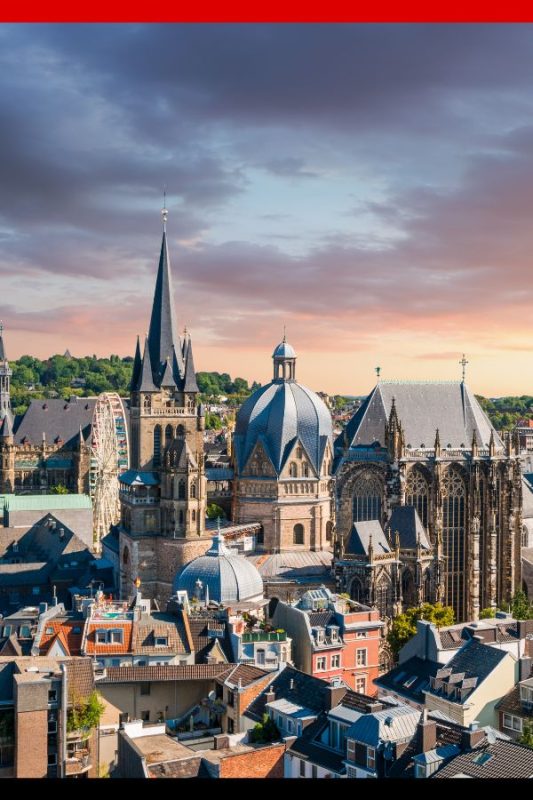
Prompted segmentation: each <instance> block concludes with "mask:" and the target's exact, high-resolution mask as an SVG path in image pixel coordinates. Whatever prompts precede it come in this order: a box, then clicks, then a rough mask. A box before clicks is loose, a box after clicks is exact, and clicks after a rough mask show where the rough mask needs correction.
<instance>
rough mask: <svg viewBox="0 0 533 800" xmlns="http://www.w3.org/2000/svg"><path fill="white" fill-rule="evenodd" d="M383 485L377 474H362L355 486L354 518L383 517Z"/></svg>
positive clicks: (359, 519) (356, 520) (355, 519)
mask: <svg viewBox="0 0 533 800" xmlns="http://www.w3.org/2000/svg"><path fill="white" fill-rule="evenodd" d="M382 496H383V487H382V484H381V481H380V480H379V479H378V478H377V477H376V476H375V475H369V474H366V475H361V477H360V478H359V479H358V480H357V481H356V482H355V484H354V487H353V520H354V522H362V521H364V520H368V519H381V504H382Z"/></svg>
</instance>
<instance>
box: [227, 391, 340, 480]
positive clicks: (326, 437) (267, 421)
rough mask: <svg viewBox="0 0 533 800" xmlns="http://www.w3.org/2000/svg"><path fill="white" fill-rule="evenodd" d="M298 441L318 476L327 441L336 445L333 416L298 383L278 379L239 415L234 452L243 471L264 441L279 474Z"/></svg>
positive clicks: (241, 409) (240, 410)
mask: <svg viewBox="0 0 533 800" xmlns="http://www.w3.org/2000/svg"><path fill="white" fill-rule="evenodd" d="M297 440H299V441H300V442H301V444H302V445H303V447H304V448H305V451H306V453H307V455H308V456H309V459H310V461H311V464H312V465H313V467H314V469H315V471H316V472H317V473H318V471H319V468H320V465H321V464H322V458H323V456H324V451H325V448H326V444H327V442H328V441H329V442H330V444H331V445H333V429H332V424H331V415H330V413H329V411H328V409H327V407H326V405H325V404H324V402H323V401H322V400H321V399H320V397H318V395H316V394H315V393H314V392H313V391H311V389H307V388H306V387H305V386H301V385H300V384H298V383H296V382H295V381H279V380H278V381H273V382H272V383H269V384H267V385H266V386H263V387H261V388H260V389H258V390H257V391H256V392H254V393H253V394H252V395H251V396H250V397H249V398H248V399H247V400H245V402H244V403H243V404H242V406H241V408H240V409H239V412H238V413H237V419H236V424H235V434H234V449H235V458H236V463H237V464H238V468H239V472H240V473H241V474H242V472H243V471H244V469H245V466H246V463H247V461H248V459H249V457H250V455H251V454H252V452H253V450H254V447H255V446H256V444H257V443H258V442H259V441H261V443H262V445H263V447H264V449H265V452H266V453H267V455H268V457H269V458H270V460H271V462H272V464H273V466H274V469H275V470H276V473H277V474H278V475H279V474H280V473H281V471H282V470H283V468H284V466H285V463H286V461H287V459H288V457H289V454H290V452H291V450H292V448H293V447H294V445H295V443H296V441H297Z"/></svg>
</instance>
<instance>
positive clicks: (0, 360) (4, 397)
mask: <svg viewBox="0 0 533 800" xmlns="http://www.w3.org/2000/svg"><path fill="white" fill-rule="evenodd" d="M3 334H4V326H3V324H2V322H0V436H2V437H4V438H6V437H8V436H12V435H13V414H12V411H11V398H10V382H11V375H12V374H13V373H12V372H11V369H10V368H9V361H8V360H7V355H6V348H5V344H4V335H3Z"/></svg>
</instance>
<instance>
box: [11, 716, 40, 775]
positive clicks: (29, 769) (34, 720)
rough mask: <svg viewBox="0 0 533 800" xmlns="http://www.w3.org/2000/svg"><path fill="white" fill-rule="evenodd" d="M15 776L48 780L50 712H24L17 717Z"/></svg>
mask: <svg viewBox="0 0 533 800" xmlns="http://www.w3.org/2000/svg"><path fill="white" fill-rule="evenodd" d="M15 737H16V747H15V774H16V777H17V778H46V774H47V771H48V711H47V710H46V709H43V710H42V711H24V712H23V713H21V714H17V716H16V733H15Z"/></svg>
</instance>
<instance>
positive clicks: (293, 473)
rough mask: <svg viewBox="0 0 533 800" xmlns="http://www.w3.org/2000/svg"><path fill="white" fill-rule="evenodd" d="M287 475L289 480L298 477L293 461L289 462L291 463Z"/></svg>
mask: <svg viewBox="0 0 533 800" xmlns="http://www.w3.org/2000/svg"><path fill="white" fill-rule="evenodd" d="M289 475H290V477H291V478H297V477H298V467H297V466H296V464H295V463H294V461H291V463H290V464H289Z"/></svg>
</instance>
